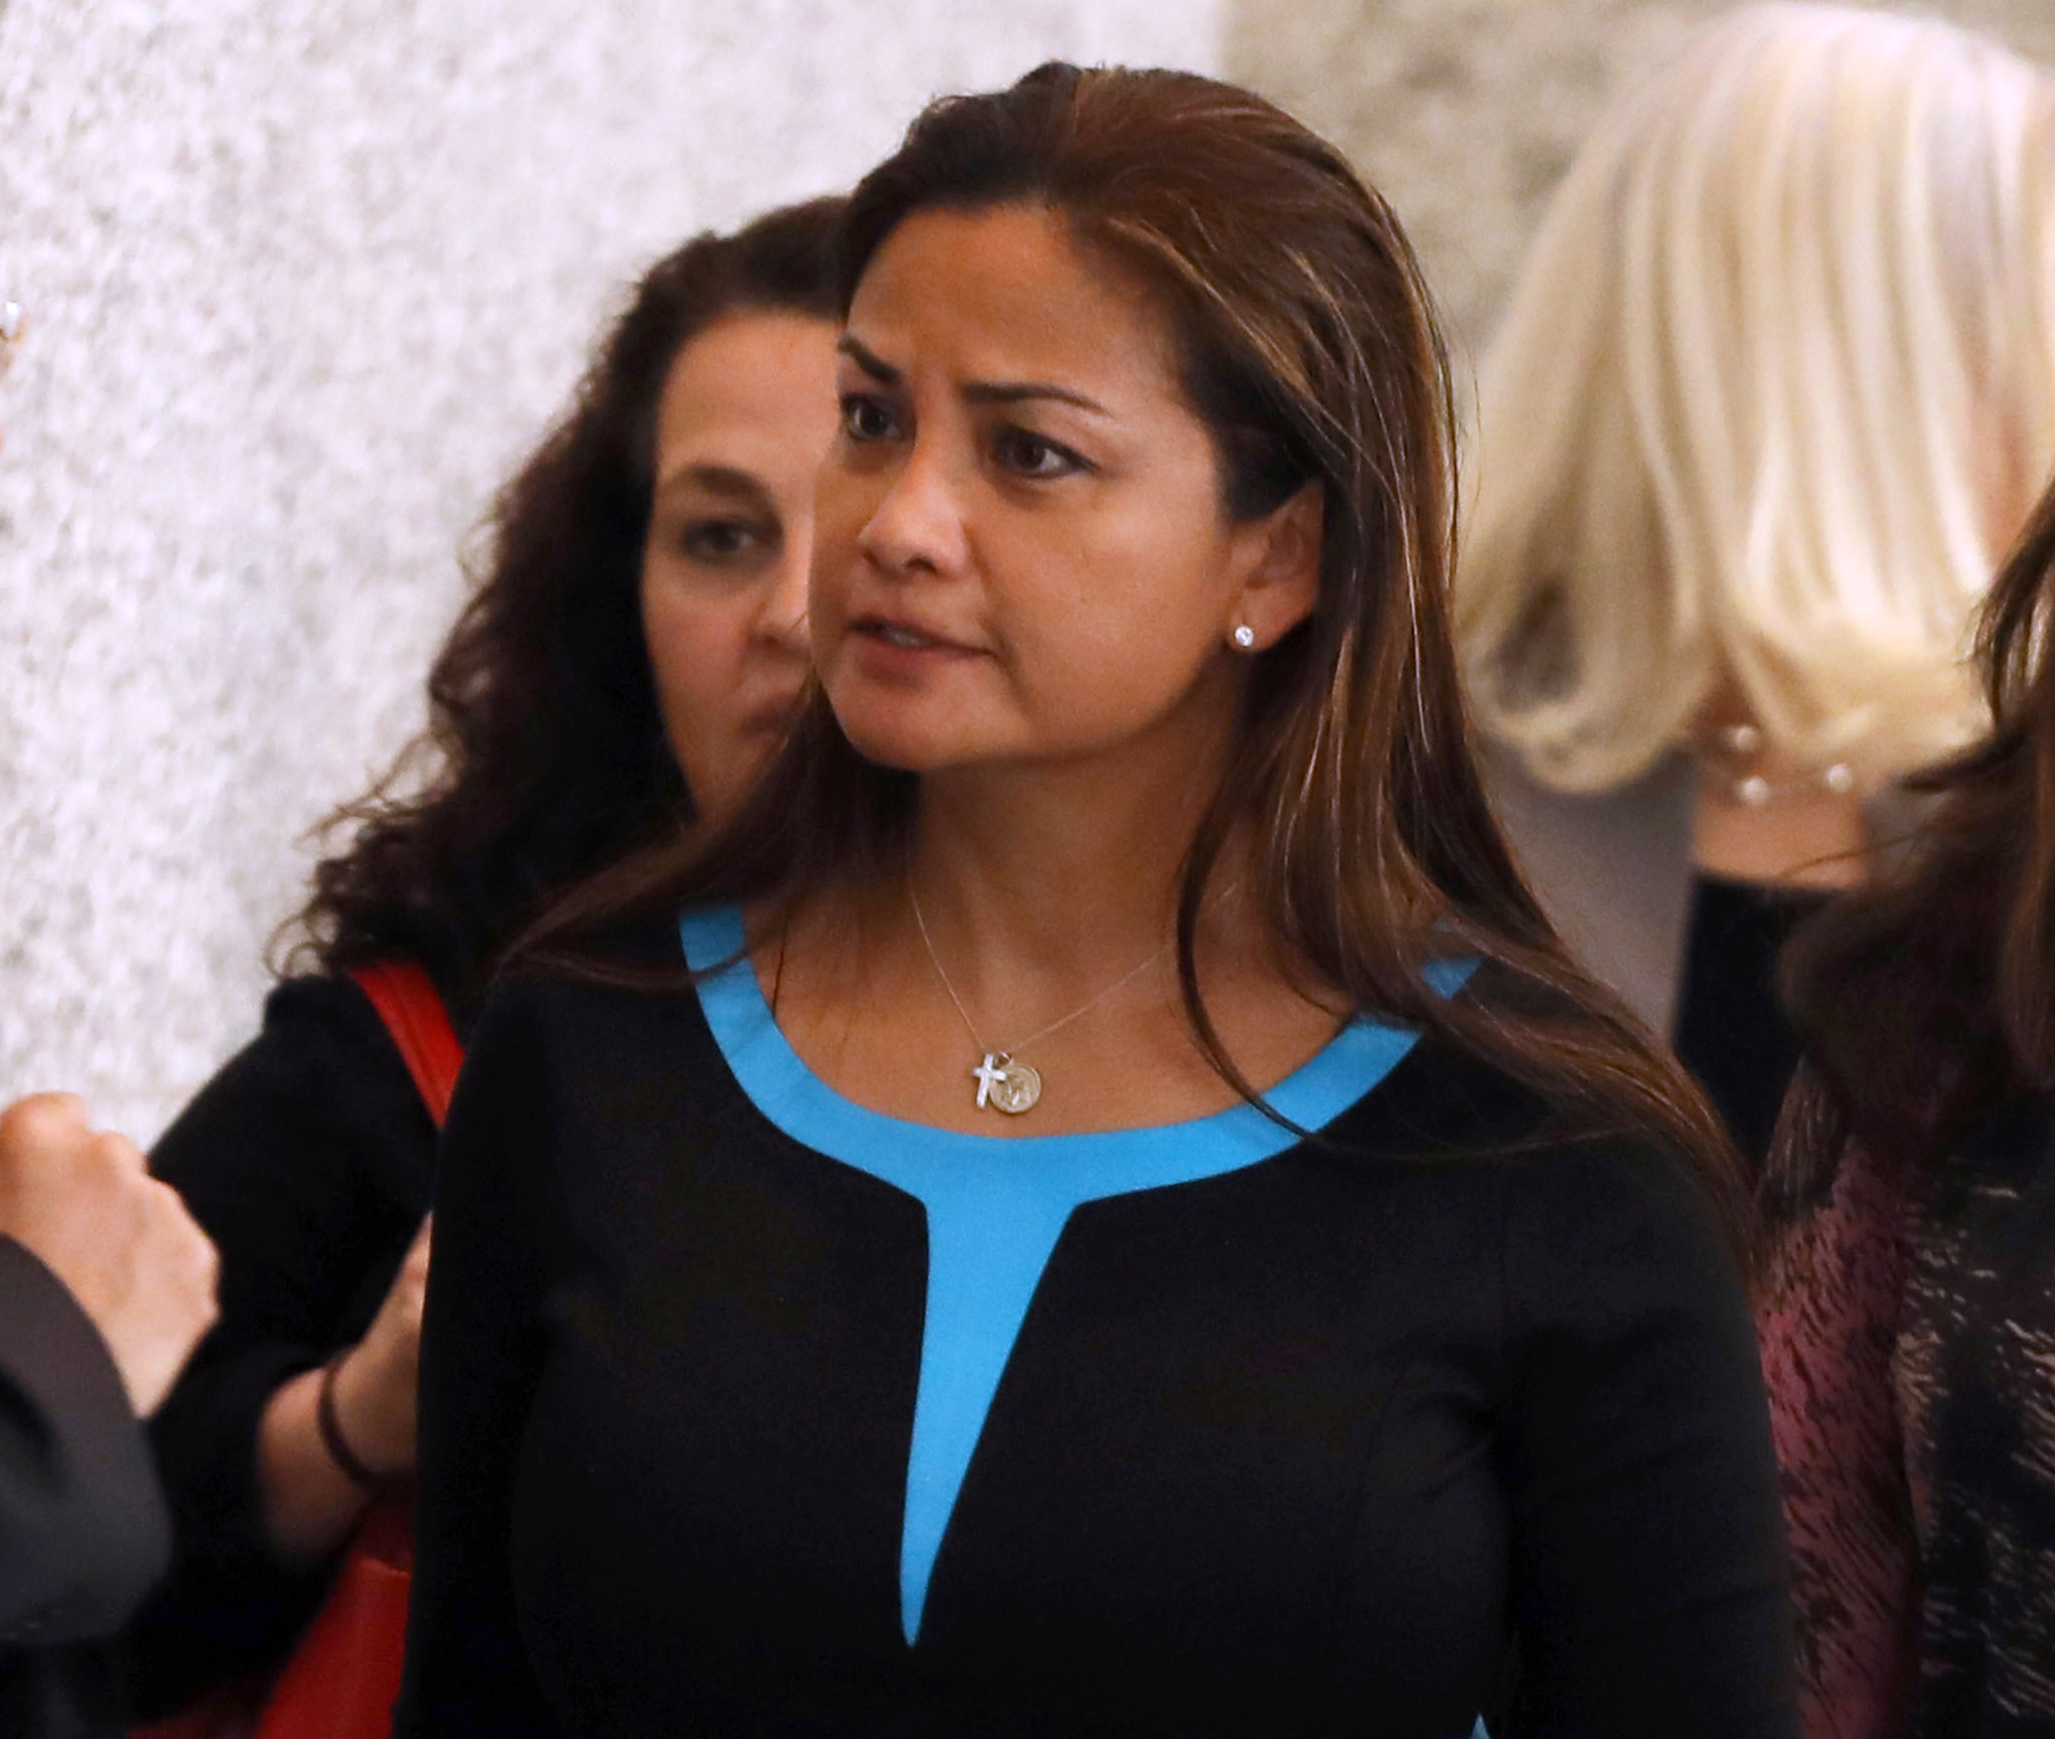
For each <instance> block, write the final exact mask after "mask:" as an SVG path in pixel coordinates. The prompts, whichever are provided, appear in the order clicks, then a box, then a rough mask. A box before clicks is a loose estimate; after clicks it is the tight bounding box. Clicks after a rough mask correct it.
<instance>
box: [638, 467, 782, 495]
mask: <svg viewBox="0 0 2055 1739" xmlns="http://www.w3.org/2000/svg"><path fill="white" fill-rule="evenodd" d="M688 485H690V486H691V487H693V488H697V489H704V490H705V491H707V493H708V494H710V495H727V496H732V497H734V498H735V499H736V500H740V501H766V500H768V499H769V494H768V492H767V491H766V490H765V488H764V486H763V484H762V482H761V481H760V480H759V479H758V478H756V477H755V476H753V475H751V474H750V473H749V472H747V471H739V470H737V469H736V468H735V467H734V466H732V465H681V466H679V467H678V469H677V470H675V471H671V472H668V473H666V474H665V475H664V476H662V477H660V478H658V479H657V484H656V493H657V494H659V495H669V494H671V493H673V492H674V491H676V490H679V489H683V488H685V487H687V486H688Z"/></svg>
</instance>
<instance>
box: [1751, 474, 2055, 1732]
mask: <svg viewBox="0 0 2055 1739" xmlns="http://www.w3.org/2000/svg"><path fill="white" fill-rule="evenodd" d="M2051 622H2055V488H2051V489H2050V491H2049V492H2048V494H2047V495H2046V496H2044V497H2043V499H2042V501H2041V504H2040V507H2039V508H2038V509H2037V511H2036V513H2035V515H2034V518H2033V521H2032V523H2031V524H2030V526H2029V528H2028V531H2027V533H2026V536H2025V538H2024V539H2023V540H2022V542H2021V544H2020V546H2019V548H2018V550H2017V551H2016V552H2015V553H2014V555H2013V557H2012V559H2011V560H2010V562H2009V563H2008V564H2007V566H2006V568H2005V571H2004V573H2003V574H2002V575H2001V576H2000V578H1999V581H1998V584H1997V587H1996V589H1995V590H1994V591H1993V593H1992V594H1991V598H1990V600H1989V603H1988V606H1987V608H1986V612H1985V616H1984V620H1983V626H1982V632H1981V637H1980V644H1979V656H1980V662H1981V665H1982V670H1983V676H1984V684H1985V691H1986V694H1987V696H1988V698H1989V700H1990V703H1991V708H1992V713H1993V721H1994V722H1993V724H1992V727H1991V729H1990V731H1989V733H1988V734H1987V735H1986V736H1985V737H1984V738H1983V739H1982V740H1981V741H1979V742H1978V743H1977V744H1975V745H1974V746H1973V747H1971V748H1970V749H1969V750H1967V751H1966V752H1965V753H1963V754H1962V755H1960V756H1958V757H1957V758H1955V759H1954V760H1952V761H1950V762H1948V763H1946V764H1945V765H1943V766H1942V767H1941V768H1939V769H1938V770H1937V771H1934V772H1931V773H1929V774H1927V775H1925V776H1923V777H1922V778H1920V779H1919V780H1917V781H1916V782H1915V789H1918V790H1921V791H1924V792H1926V793H1928V794H1929V795H1930V797H1931V798H1932V801H1933V809H1932V812H1931V814H1930V817H1929V820H1928V823H1927V825H1926V827H1925V829H1924V830H1923V832H1922V835H1921V838H1920V840H1919V842H1918V846H1917V849H1916V851H1915V852H1914V853H1913V855H1912V856H1911V857H1910V858H1909V860H1908V861H1907V862H1906V863H1905V864H1904V865H1903V866H1902V868H1901V869H1900V870H1899V871H1898V872H1897V873H1895V874H1893V875H1892V876H1891V877H1890V878H1889V879H1887V880H1885V881H1882V882H1880V883H1878V884H1877V885H1875V886H1873V887H1871V888H1869V889H1867V890H1865V891H1864V892H1863V893H1862V894H1860V895H1857V896H1852V897H1850V898H1849V899H1847V900H1846V901H1844V902H1842V903H1841V904H1840V905H1838V906H1835V907H1832V908H1829V910H1828V911H1827V912H1826V913H1825V914H1823V915H1822V916H1821V917H1819V918H1817V919H1815V920H1814V921H1813V924H1812V925H1811V926H1810V927H1809V928H1808V929H1806V930H1804V931H1802V932H1800V934H1799V936H1798V938H1797V940H1796V941H1795V943H1794V944H1793V947H1792V950H1791V952H1790V954H1789V956H1788V957H1787V959H1786V962H1785V976H1786V981H1787V990H1788V993H1789V996H1790V1000H1791V1004H1792V1007H1793V1010H1794V1013H1795V1016H1796V1019H1797V1022H1798V1026H1799V1029H1800V1031H1801V1032H1802V1033H1803V1035H1804V1038H1805V1041H1806V1046H1807V1056H1808V1063H1807V1066H1806V1069H1805V1070H1804V1071H1803V1072H1802V1073H1801V1074H1800V1076H1799V1079H1798V1081H1797V1083H1796V1085H1795V1086H1794V1087H1793V1089H1792V1095H1791V1099H1790V1101H1789V1102H1788V1103H1787V1104H1786V1106H1785V1110H1784V1118H1783V1123H1782V1125H1781V1127H1780V1130H1779V1137H1778V1142H1777V1145H1776V1148H1775V1149H1774V1151H1773V1154H1772V1162H1773V1163H1772V1171H1771V1175H1770V1177H1769V1180H1768V1192H1769V1195H1768V1202H1767V1207H1768V1214H1769V1219H1770V1222H1771V1227H1772V1230H1773V1231H1774V1232H1775V1234H1776V1242H1775V1245H1774V1248H1775V1251H1776V1259H1775V1261H1774V1262H1773V1264H1772V1267H1771V1280H1772V1285H1771V1286H1770V1288H1769V1293H1768V1298H1769V1308H1768V1310H1767V1312H1766V1316H1765V1332H1764V1337H1763V1362H1764V1369H1765V1373H1766V1375H1767V1376H1768V1377H1769V1379H1770V1384H1771V1395H1772V1401H1773V1407H1772V1416H1773V1419H1774V1421H1775V1426H1776V1440H1777V1450H1778V1458H1779V1460H1780V1461H1781V1462H1782V1463H1783V1466H1784V1482H1785V1503H1786V1510H1787V1515H1788V1518H1789V1523H1790V1533H1791V1545H1792V1570H1793V1578H1794V1583H1795V1587H1796V1593H1797V1596H1798V1617H1799V1643H1800V1663H1801V1670H1802V1683H1803V1690H1804V1696H1805V1714H1806V1731H1807V1733H1808V1735H1810V1736H1811V1739H1882V1736H1884V1735H1901V1734H1903V1735H1912V1736H1914V1739H1944V1736H1947V1739H1953V1736H1954V1735H1956V1734H1963V1733H1992V1734H1995V1733H2028V1732H2035V1733H2039V1732H2046V1731H2048V1730H2050V1726H2051V1723H2055V1675H2051V1672H2050V1667H2049V1663H2050V1649H2051V1646H2055V1351H2051V1349H2055V653H2051V648H2050V645H2049V632H2050V624H2051Z"/></svg>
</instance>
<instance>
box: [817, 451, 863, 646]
mask: <svg viewBox="0 0 2055 1739" xmlns="http://www.w3.org/2000/svg"><path fill="white" fill-rule="evenodd" d="M876 495H877V489H876V486H875V485H874V484H873V483H872V482H871V480H870V479H869V478H865V477H858V476H855V475H852V474H851V473H850V471H849V470H848V469H847V468H846V467H845V466H843V465H842V464H841V463H840V462H839V461H837V460H836V459H834V458H830V459H829V460H828V463H827V465H826V466H825V467H824V468H823V469H822V471H821V474H820V479H819V481H818V482H817V483H816V484H815V485H814V497H813V564H812V567H811V569H810V571H809V574H808V580H807V595H808V601H809V602H808V608H809V614H810V615H811V616H812V617H813V619H814V623H815V627H816V630H818V627H819V624H820V622H821V620H822V619H823V617H824V616H826V617H828V618H830V619H836V620H839V613H838V610H837V606H838V605H839V604H840V603H841V601H842V599H843V597H844V596H845V595H846V594H847V592H848V589H849V582H850V578H851V576H852V575H853V574H854V572H855V571H856V569H857V568H858V567H859V566H861V564H862V561H863V550H862V546H861V539H862V536H863V528H864V527H865V526H866V525H868V524H869V523H870V519H871V514H872V512H873V511H874V510H875V497H876Z"/></svg>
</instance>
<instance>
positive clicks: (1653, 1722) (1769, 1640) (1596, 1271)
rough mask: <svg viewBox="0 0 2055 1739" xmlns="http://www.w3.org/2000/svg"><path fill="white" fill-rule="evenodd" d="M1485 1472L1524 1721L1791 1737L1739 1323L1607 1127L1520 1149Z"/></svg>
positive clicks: (1745, 1319) (1657, 1186)
mask: <svg viewBox="0 0 2055 1739" xmlns="http://www.w3.org/2000/svg"><path fill="white" fill-rule="evenodd" d="M1507 1203H1508V1205H1507V1223H1506V1228H1505V1233H1504V1264H1505V1267H1504V1286H1505V1312H1506V1328H1505V1335H1506V1340H1505V1355H1506V1360H1507V1365H1506V1372H1505V1382H1506V1402H1505V1406H1506V1417H1505V1422H1504V1438H1503V1442H1504V1455H1505V1473H1506V1478H1507V1481H1508V1485H1509V1488H1510V1495H1511V1502H1512V1515H1513V1542H1512V1550H1513V1562H1512V1572H1513V1608H1514V1610H1513V1620H1514V1625H1515V1629H1516V1633H1517V1637H1518V1646H1519V1655H1520V1675H1519V1678H1520V1683H1519V1691H1518V1695H1517V1697H1516V1700H1515V1714H1514V1718H1513V1720H1512V1722H1511V1723H1510V1731H1511V1732H1512V1733H1514V1734H1516V1735H1520V1736H1522V1739H1647V1736H1648V1735H1650V1734H1657V1733H1660V1734H1663V1735H1665V1736H1666V1739H1796V1735H1797V1734H1798V1731H1799V1723H1798V1714H1797V1704H1796V1688H1795V1681H1794V1673H1793V1664H1792V1630H1791V1616H1790V1606H1789V1595H1788V1587H1787V1582H1786V1577H1785V1571H1784V1554H1783V1535H1782V1531H1781V1523H1780V1518H1779V1511H1778V1499H1777V1480H1776V1465H1775V1461H1774V1459H1773V1457H1772V1455H1771V1450H1770V1435H1769V1420H1768V1410H1767V1406H1766V1403H1765V1401H1764V1396H1763V1388H1762V1377H1761V1372H1760V1369H1759V1367H1758V1363H1757V1358H1756V1348H1755V1337H1754V1332H1753V1328H1752V1324H1751V1321H1750V1316H1749V1310H1748V1303H1747V1299H1746V1296H1745V1292H1744V1289H1743V1286H1742V1283H1741V1280H1740V1277H1739V1275H1738V1274H1737V1273H1736V1272H1735V1268H1734V1264H1733V1263H1732V1261H1731V1259H1730V1258H1729V1257H1728V1255H1727V1253H1726V1250H1725V1248H1724V1246H1723V1244H1722V1242H1721V1239H1720V1235H1719V1232H1718V1230H1717V1228H1716V1225H1715V1222H1714V1219H1713V1215H1712V1211H1711V1208H1710V1206H1709V1204H1708V1203H1707V1202H1706V1200H1705V1198H1704V1196H1703V1194H1702V1193H1701V1191H1700V1190H1699V1189H1698V1187H1697V1186H1696V1184H1695V1183H1694V1182H1693V1181H1692V1180H1691V1179H1690V1178H1689V1177H1687V1176H1686V1175H1685V1173H1684V1172H1683V1170H1682V1168H1681V1166H1680V1165H1679V1164H1677V1163H1675V1162H1672V1161H1670V1160H1668V1159H1666V1158H1665V1157H1663V1156H1661V1155H1659V1154H1655V1153H1652V1152H1650V1151H1648V1150H1646V1149H1637V1148H1635V1147H1633V1146H1621V1147H1619V1148H1617V1149H1615V1150H1613V1151H1610V1152H1607V1151H1602V1150H1595V1149H1584V1150H1577V1151H1571V1152H1567V1153H1563V1154H1555V1155H1538V1156H1536V1157H1535V1158H1533V1159H1532V1160H1531V1161H1527V1162H1524V1163H1521V1164H1519V1165H1518V1166H1517V1168H1516V1171H1515V1174H1514V1175H1513V1177H1512V1178H1511V1180H1510V1187H1509V1190H1508V1196H1507Z"/></svg>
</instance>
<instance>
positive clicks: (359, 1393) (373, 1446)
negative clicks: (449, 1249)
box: [335, 1215, 434, 1474]
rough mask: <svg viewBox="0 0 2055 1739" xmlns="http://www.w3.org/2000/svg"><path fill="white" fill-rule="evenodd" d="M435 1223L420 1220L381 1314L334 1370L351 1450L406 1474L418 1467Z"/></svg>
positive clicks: (374, 1465) (371, 1464) (382, 1468)
mask: <svg viewBox="0 0 2055 1739" xmlns="http://www.w3.org/2000/svg"><path fill="white" fill-rule="evenodd" d="M433 1224H434V1216H433V1215H429V1216H427V1217H426V1218H424V1219H423V1220H422V1222H421V1229H420V1230H419V1231H418V1232H416V1233H415V1234H414V1241H413V1243H412V1244H410V1245H408V1247H407V1254H406V1257H405V1259H404V1260H403V1261H402V1262H401V1263H400V1271H399V1273H397V1274H395V1275H394V1276H393V1282H392V1285H391V1286H390V1287H389V1288H388V1289H387V1291H386V1294H385V1300H384V1302H383V1303H382V1304H380V1305H379V1307H378V1315H377V1316H376V1317H374V1318H373V1319H372V1322H371V1327H370V1328H369V1329H368V1330H366V1331H365V1335H364V1338H363V1339H362V1340H360V1341H359V1342H358V1343H357V1344H356V1346H355V1347H353V1348H352V1349H351V1350H350V1352H349V1354H348V1355H347V1356H346V1357H345V1358H344V1359H343V1362H342V1364H341V1366H340V1367H339V1368H338V1369H337V1371H336V1373H335V1422H336V1424H337V1426H338V1427H339V1428H340V1429H341V1431H342V1434H343V1441H344V1442H346V1443H347V1444H348V1445H349V1446H350V1450H351V1452H352V1453H353V1454H354V1455H355V1456H356V1457H357V1459H358V1460H359V1461H361V1462H363V1464H364V1465H365V1466H366V1467H368V1468H370V1469H372V1470H373V1471H374V1472H376V1473H382V1474H383V1473H407V1472H411V1471H412V1469H413V1466H414V1393H415V1389H416V1386H417V1384H418V1383H419V1381H420V1373H421V1300H422V1298H423V1296H424V1295H425V1294H426V1292H427V1290H428V1245H429V1237H430V1234H431V1231H432V1228H433Z"/></svg>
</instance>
